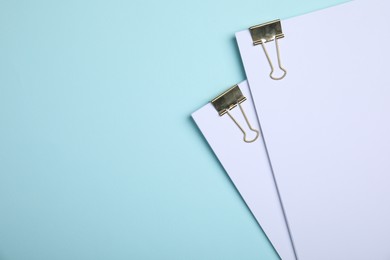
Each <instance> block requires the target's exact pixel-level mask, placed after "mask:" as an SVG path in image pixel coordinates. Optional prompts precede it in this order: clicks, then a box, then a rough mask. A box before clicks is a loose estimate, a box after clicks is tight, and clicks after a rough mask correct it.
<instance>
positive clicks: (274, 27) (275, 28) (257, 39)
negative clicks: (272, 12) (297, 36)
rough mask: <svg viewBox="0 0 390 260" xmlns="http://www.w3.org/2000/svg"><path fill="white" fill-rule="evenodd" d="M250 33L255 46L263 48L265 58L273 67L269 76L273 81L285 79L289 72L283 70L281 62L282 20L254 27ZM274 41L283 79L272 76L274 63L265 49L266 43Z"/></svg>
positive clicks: (250, 29)
mask: <svg viewBox="0 0 390 260" xmlns="http://www.w3.org/2000/svg"><path fill="white" fill-rule="evenodd" d="M249 31H250V33H251V36H252V40H253V45H259V44H261V46H262V47H263V50H264V53H265V56H266V57H267V60H268V63H269V65H270V66H271V73H270V74H269V76H270V77H271V79H273V80H281V79H283V78H284V77H285V76H286V74H287V71H286V70H285V69H284V68H283V66H282V63H281V62H280V53H279V44H278V39H281V38H283V37H284V34H283V31H282V25H281V23H280V20H275V21H272V22H268V23H264V24H260V25H256V26H252V27H250V28H249ZM273 40H275V46H276V54H277V56H278V66H279V68H280V69H281V70H282V71H283V75H282V76H281V77H274V76H272V74H273V73H274V66H273V65H272V61H271V58H270V57H269V55H268V52H267V49H266V48H265V43H267V42H270V41H273Z"/></svg>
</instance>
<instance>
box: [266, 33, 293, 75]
mask: <svg viewBox="0 0 390 260" xmlns="http://www.w3.org/2000/svg"><path fill="white" fill-rule="evenodd" d="M261 47H263V50H264V53H265V56H266V57H267V60H268V63H269V66H270V67H271V73H270V74H269V76H270V78H271V79H273V80H281V79H283V78H284V77H286V75H287V70H286V69H285V68H283V66H282V62H281V61H280V50H279V43H278V38H275V47H276V56H277V57H278V66H279V69H280V70H282V71H283V75H282V76H281V77H274V76H272V75H273V74H274V66H273V64H272V61H271V58H270V57H269V54H268V51H267V49H266V48H265V42H263V43H261Z"/></svg>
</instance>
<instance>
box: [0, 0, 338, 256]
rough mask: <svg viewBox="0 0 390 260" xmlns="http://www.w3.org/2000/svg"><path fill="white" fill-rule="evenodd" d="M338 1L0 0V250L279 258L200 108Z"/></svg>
mask: <svg viewBox="0 0 390 260" xmlns="http://www.w3.org/2000/svg"><path fill="white" fill-rule="evenodd" d="M339 2H342V0H321V1H311V0H295V1H287V0H278V1H270V0H257V1H254V0H242V1H213V2H210V1H202V2H199V1H191V2H188V1H177V0H170V1H138V0H136V1H134V0H133V1H115V0H114V1H112V0H111V1H108V0H107V1H75V0H71V1H42V0H37V1H19V0H18V1H16V0H15V1H5V0H0V260H19V259H20V260H25V259H29V260H35V259H37V260H45V259H48V260H49V259H50V260H52V259H64V260H65V259H66V260H69V259H72V260H77V259H94V260H99V259H169V260H174V259H224V260H229V259H267V260H268V259H277V255H276V254H275V253H274V251H273V249H272V247H271V246H270V244H269V242H268V241H267V238H266V237H265V235H264V234H263V233H262V231H261V229H260V228H259V226H258V225H257V223H256V222H255V220H254V218H253V217H252V216H251V214H250V212H249V210H248V209H247V208H246V206H245V205H244V203H243V202H242V201H241V198H240V196H239V195H238V193H237V192H236V191H235V188H234V186H233V185H232V184H231V182H230V181H229V179H228V177H227V175H226V174H225V172H224V171H223V169H222V167H221V166H220V165H219V163H218V161H217V160H216V158H215V157H214V155H213V153H212V151H211V150H210V149H209V147H208V145H207V144H206V142H205V141H204V139H203V137H202V136H201V134H200V132H199V131H198V130H197V128H196V126H195V124H194V123H193V122H192V120H191V119H190V113H191V112H193V111H195V110H196V109H198V108H199V107H201V106H203V105H204V104H205V103H206V102H207V101H208V100H210V99H212V98H213V97H214V96H216V95H217V94H219V93H220V92H222V91H224V90H225V89H226V88H228V87H230V86H231V85H233V84H235V83H237V82H240V81H242V80H243V79H244V78H245V76H244V72H243V69H242V66H241V63H240V60H239V54H238V51H237V47H236V44H235V40H234V33H235V32H236V31H239V30H242V29H245V28H247V27H249V26H251V25H254V24H257V23H260V22H264V21H267V20H271V19H274V18H279V17H280V18H287V17H291V16H295V15H298V14H302V13H305V12H309V11H312V10H315V9H319V8H323V7H326V6H329V5H333V4H336V3H339Z"/></svg>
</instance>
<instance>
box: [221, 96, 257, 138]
mask: <svg viewBox="0 0 390 260" xmlns="http://www.w3.org/2000/svg"><path fill="white" fill-rule="evenodd" d="M238 106H239V107H240V110H241V113H242V115H243V116H244V118H245V122H246V124H247V125H248V127H249V129H250V130H251V131H252V132H255V133H256V136H255V137H254V138H253V139H251V140H248V139H247V138H246V132H245V131H244V129H243V128H242V126H241V125H240V124H239V123H238V122H237V120H236V119H235V118H234V117H233V116H232V115H231V114H230V113H229V111H226V113H227V114H228V115H229V117H230V118H231V119H232V120H233V122H234V123H235V124H236V125H237V127H238V128H239V129H240V130H241V132H242V133H243V135H244V138H243V139H244V142H245V143H253V142H254V141H256V140H257V138H259V135H260V132H259V130H256V129H254V128H253V127H252V126H251V124H250V123H249V120H248V118H247V117H246V114H245V112H244V109H243V108H242V106H241V103H238Z"/></svg>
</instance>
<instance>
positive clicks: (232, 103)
mask: <svg viewBox="0 0 390 260" xmlns="http://www.w3.org/2000/svg"><path fill="white" fill-rule="evenodd" d="M245 100H246V97H244V95H243V94H242V92H241V90H240V88H239V87H238V85H234V86H233V87H231V88H230V89H228V90H227V91H225V92H224V93H222V94H221V95H219V96H218V97H216V98H215V99H213V100H212V101H211V103H212V104H213V106H214V107H215V109H216V110H217V111H218V114H219V115H220V116H223V115H224V114H228V115H229V117H230V118H231V119H232V120H233V122H234V123H235V124H236V125H237V126H238V128H240V130H241V132H242V133H243V134H244V142H246V143H253V142H254V141H256V139H257V138H258V137H259V131H258V130H256V129H254V128H252V126H251V124H250V123H249V121H248V118H247V117H246V114H245V112H244V109H243V108H242V106H241V103H242V102H244V101H245ZM237 105H238V106H239V107H240V110H241V113H242V115H243V116H244V118H245V121H246V123H247V125H248V127H249V129H250V130H252V131H253V132H255V133H256V137H255V138H254V139H252V140H247V139H246V132H245V131H244V129H243V128H242V127H241V125H240V124H239V123H238V122H237V120H236V119H234V117H233V116H232V115H231V114H230V113H229V111H230V110H232V109H233V108H235V107H236V106H237Z"/></svg>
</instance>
